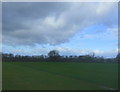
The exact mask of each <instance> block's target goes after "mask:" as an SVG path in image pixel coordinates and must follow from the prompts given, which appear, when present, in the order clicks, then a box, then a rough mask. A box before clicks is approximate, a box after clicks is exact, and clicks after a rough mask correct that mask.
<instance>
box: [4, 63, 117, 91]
mask: <svg viewBox="0 0 120 92" xmlns="http://www.w3.org/2000/svg"><path fill="white" fill-rule="evenodd" d="M2 67H3V76H2V77H3V79H2V81H3V83H2V86H3V90H114V89H117V88H118V64H117V63H78V62H75V63H74V62H69V63H67V62H3V64H2Z"/></svg>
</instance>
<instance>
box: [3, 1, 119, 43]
mask: <svg viewBox="0 0 120 92" xmlns="http://www.w3.org/2000/svg"><path fill="white" fill-rule="evenodd" d="M106 5H107V7H106ZM115 5H116V4H115V3H106V4H105V3H50V2H49V3H33V2H32V3H30V2H29V3H25V2H24V3H3V13H2V14H3V21H2V23H3V42H4V44H13V45H15V44H19V45H32V44H35V43H38V44H51V45H56V44H61V43H64V42H68V41H69V40H70V38H71V37H73V36H74V35H75V34H76V33H77V32H78V31H81V30H82V29H84V28H86V27H88V26H90V25H93V24H101V23H103V24H104V25H106V26H112V25H115V23H116V22H115V20H116V16H117V14H116V10H115V9H116V6H115ZM112 13H114V14H112ZM110 14H112V15H110ZM108 16H110V17H108ZM112 16H115V17H114V18H111V17H112Z"/></svg>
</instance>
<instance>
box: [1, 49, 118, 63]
mask: <svg viewBox="0 0 120 92" xmlns="http://www.w3.org/2000/svg"><path fill="white" fill-rule="evenodd" d="M1 55H2V62H82V63H119V62H118V61H120V53H119V54H118V55H117V56H116V57H115V58H104V57H98V56H95V54H94V53H93V54H92V55H80V56H72V55H71V56H61V55H60V54H59V51H57V50H52V51H50V52H49V53H48V55H34V56H28V55H26V56H23V55H14V54H12V53H1Z"/></svg>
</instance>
